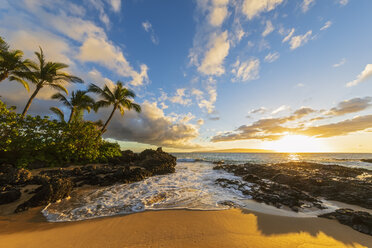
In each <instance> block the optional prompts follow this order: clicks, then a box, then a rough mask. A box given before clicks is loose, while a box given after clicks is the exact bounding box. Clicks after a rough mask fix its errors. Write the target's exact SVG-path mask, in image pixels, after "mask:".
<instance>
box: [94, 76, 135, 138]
mask: <svg viewBox="0 0 372 248" xmlns="http://www.w3.org/2000/svg"><path fill="white" fill-rule="evenodd" d="M88 91H90V92H94V93H97V94H99V95H100V96H101V97H102V98H103V100H100V101H98V102H97V103H96V104H95V111H97V110H98V109H99V108H101V107H108V106H113V108H112V111H111V114H110V116H109V118H108V119H107V121H106V122H105V124H104V125H103V127H102V129H101V133H104V132H105V131H106V127H107V125H108V124H109V122H110V121H111V119H112V117H113V116H114V113H115V111H116V110H117V109H119V111H120V113H121V115H122V116H123V115H124V111H125V109H128V110H131V109H134V110H135V111H136V112H137V113H139V112H141V106H140V105H138V104H137V103H134V102H133V98H135V97H136V95H135V94H134V92H133V91H131V90H130V89H127V88H125V87H124V86H123V83H122V82H121V81H117V83H116V86H115V88H114V89H113V90H112V91H111V90H110V88H109V87H108V86H107V85H105V86H104V87H103V89H101V88H100V87H98V86H97V85H94V84H91V85H90V86H89V89H88Z"/></svg>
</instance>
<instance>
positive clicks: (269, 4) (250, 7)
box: [242, 0, 283, 19]
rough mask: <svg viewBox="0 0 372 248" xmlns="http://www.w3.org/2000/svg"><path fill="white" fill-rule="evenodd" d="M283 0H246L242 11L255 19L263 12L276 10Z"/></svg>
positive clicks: (249, 17)
mask: <svg viewBox="0 0 372 248" xmlns="http://www.w3.org/2000/svg"><path fill="white" fill-rule="evenodd" d="M282 2H283V0H244V1H243V6H242V12H243V14H245V15H246V17H247V18H248V19H253V18H254V17H256V16H258V15H259V14H261V13H262V12H269V11H272V10H274V9H275V8H276V7H277V6H278V5H279V4H281V3H282Z"/></svg>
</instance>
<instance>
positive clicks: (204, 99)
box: [191, 78, 217, 114]
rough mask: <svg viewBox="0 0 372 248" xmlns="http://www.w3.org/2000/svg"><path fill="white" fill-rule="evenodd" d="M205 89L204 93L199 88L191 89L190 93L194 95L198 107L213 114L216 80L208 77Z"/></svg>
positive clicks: (215, 98)
mask: <svg viewBox="0 0 372 248" xmlns="http://www.w3.org/2000/svg"><path fill="white" fill-rule="evenodd" d="M205 90H206V94H205V93H204V92H203V91H201V90H199V89H192V91H191V94H192V95H194V96H195V98H196V101H197V104H198V106H199V108H201V109H203V110H206V111H207V113H208V114H213V113H214V112H215V106H214V104H215V103H216V100H217V88H216V80H214V79H213V78H208V79H207V80H206V81H205Z"/></svg>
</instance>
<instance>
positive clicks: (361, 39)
mask: <svg viewBox="0 0 372 248" xmlns="http://www.w3.org/2000/svg"><path fill="white" fill-rule="evenodd" d="M371 10H372V2H371V1H368V0H358V1H357V0H349V1H347V0H324V1H320V0H297V1H289V0H203V1H202V0H193V1H191V0H187V1H186V0H184V1H172V0H167V1H166V0H163V1H154V0H151V1H150V0H147V1H146V0H127V1H124V0H82V1H62V0H54V1H52V0H17V1H10V0H9V1H7V0H0V36H2V37H4V38H5V40H6V41H8V42H9V43H10V44H11V46H12V48H17V49H22V50H23V51H24V52H25V55H26V57H30V58H32V57H33V51H35V50H37V49H38V46H39V45H40V46H42V47H43V49H44V51H45V53H46V56H47V57H48V58H50V59H51V60H56V61H61V62H66V63H68V64H70V68H69V70H70V71H71V72H72V73H74V74H75V75H77V76H80V77H82V78H83V79H84V80H85V82H86V84H85V85H80V86H73V85H71V86H69V89H70V91H71V90H74V89H76V88H84V87H85V86H86V85H87V84H88V83H96V84H98V85H100V86H103V85H104V84H108V85H113V84H114V83H115V82H116V81H117V80H121V81H124V82H126V84H127V86H128V87H130V88H132V89H133V90H134V91H135V92H136V93H137V98H136V101H137V102H138V103H140V104H141V105H142V107H143V112H142V113H141V114H139V115H138V114H136V113H132V112H128V113H126V115H125V116H124V118H122V117H121V116H120V115H119V113H117V115H116V116H115V118H114V120H113V123H111V124H110V126H109V130H108V132H107V133H106V137H107V138H112V139H114V140H117V141H120V144H121V145H122V146H123V147H128V148H132V149H135V150H139V149H142V148H144V147H148V146H149V145H151V146H164V147H165V148H166V149H168V150H169V151H191V150H208V149H221V148H235V147H240V148H267V149H277V146H278V145H281V144H282V143H280V140H282V139H283V138H284V137H288V136H291V135H292V136H293V135H301V136H306V137H311V140H310V139H308V140H306V139H303V138H299V139H294V140H293V141H292V142H305V141H306V142H308V143H309V144H310V143H311V145H310V146H309V147H307V148H306V149H309V150H311V151H354V152H372V145H370V144H369V143H370V142H369V140H370V139H371V138H372V134H371V132H370V131H371V129H370V128H372V111H371V108H370V106H371V105H372V99H371V97H370V96H371V95H372V93H370V92H372V77H371V76H372V65H371V63H372V61H371V60H372V49H371V45H370V44H372V33H371V32H369V29H370V27H369V26H370V23H372V16H371V15H370V12H371ZM0 91H1V95H2V100H3V101H5V102H6V103H8V104H10V105H16V106H18V109H20V108H22V107H23V105H24V104H25V99H27V97H28V96H29V94H30V93H28V92H27V91H25V90H23V89H22V87H21V86H19V85H17V84H16V83H14V82H3V83H1V85H0ZM53 93H54V92H53V90H51V89H43V91H42V92H41V94H40V95H39V96H38V99H37V100H36V101H35V103H34V104H33V105H32V106H31V109H30V113H31V114H40V115H51V116H52V113H51V112H50V111H49V110H48V109H49V107H50V106H55V105H57V104H58V103H57V102H55V101H52V100H50V96H51V95H52V94H53ZM65 111H66V112H68V110H67V109H65ZM109 111H110V109H105V110H100V111H99V112H98V113H97V114H94V113H91V114H89V115H86V118H87V119H91V120H96V119H98V118H100V119H105V118H107V116H108V114H109ZM52 118H53V116H52ZM340 130H341V131H340ZM292 145H296V144H292ZM317 147H318V148H319V149H317ZM288 149H290V148H288ZM279 150H280V149H279Z"/></svg>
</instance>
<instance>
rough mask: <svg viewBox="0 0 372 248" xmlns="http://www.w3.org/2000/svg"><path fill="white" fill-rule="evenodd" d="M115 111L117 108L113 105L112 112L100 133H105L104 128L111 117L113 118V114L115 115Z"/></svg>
mask: <svg viewBox="0 0 372 248" xmlns="http://www.w3.org/2000/svg"><path fill="white" fill-rule="evenodd" d="M116 109H117V106H116V105H115V106H114V108H113V109H112V112H111V114H110V116H109V118H108V119H107V121H106V123H105V125H103V127H102V129H101V133H104V132H106V127H107V125H108V124H109V122H110V121H111V119H112V117H113V116H114V113H115V110H116Z"/></svg>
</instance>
